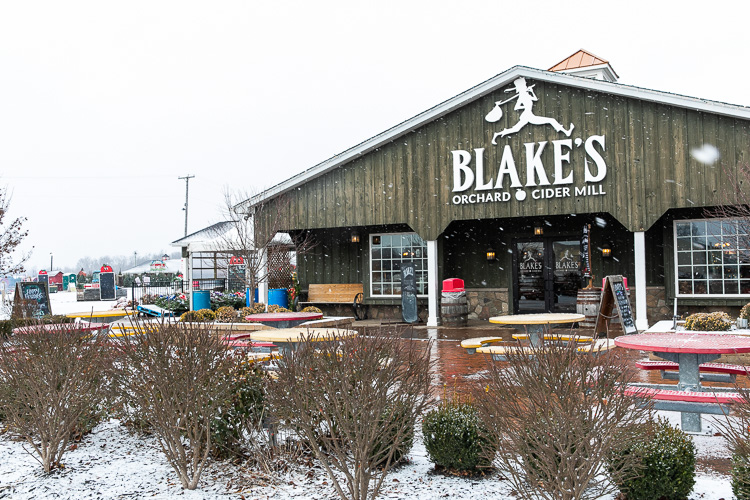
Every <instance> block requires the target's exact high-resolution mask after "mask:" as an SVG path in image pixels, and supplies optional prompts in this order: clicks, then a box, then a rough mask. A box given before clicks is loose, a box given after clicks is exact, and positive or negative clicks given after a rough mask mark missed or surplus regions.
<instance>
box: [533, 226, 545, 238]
mask: <svg viewBox="0 0 750 500" xmlns="http://www.w3.org/2000/svg"><path fill="white" fill-rule="evenodd" d="M543 234H544V228H543V227H541V226H537V227H535V228H534V236H541V235H543Z"/></svg>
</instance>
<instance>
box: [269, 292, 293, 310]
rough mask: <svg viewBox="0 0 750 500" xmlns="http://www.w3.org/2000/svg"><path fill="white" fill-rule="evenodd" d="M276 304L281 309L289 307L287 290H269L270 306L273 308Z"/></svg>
mask: <svg viewBox="0 0 750 500" xmlns="http://www.w3.org/2000/svg"><path fill="white" fill-rule="evenodd" d="M274 304H276V305H277V306H280V307H289V298H288V297H287V294H286V288H272V289H270V290H268V305H269V306H272V305H274Z"/></svg>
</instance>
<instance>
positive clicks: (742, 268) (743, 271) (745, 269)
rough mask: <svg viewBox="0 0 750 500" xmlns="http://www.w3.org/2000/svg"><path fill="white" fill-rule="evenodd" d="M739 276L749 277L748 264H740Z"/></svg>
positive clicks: (749, 269)
mask: <svg viewBox="0 0 750 500" xmlns="http://www.w3.org/2000/svg"><path fill="white" fill-rule="evenodd" d="M740 278H743V279H750V266H740Z"/></svg>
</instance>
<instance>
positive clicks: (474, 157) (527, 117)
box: [451, 77, 607, 205]
mask: <svg viewBox="0 0 750 500" xmlns="http://www.w3.org/2000/svg"><path fill="white" fill-rule="evenodd" d="M506 92H512V93H513V95H512V96H511V97H509V98H508V99H506V100H504V101H498V102H496V103H495V107H494V108H493V109H492V110H491V111H490V112H489V113H488V114H487V116H486V117H485V120H486V121H487V122H490V123H496V122H498V121H500V119H501V118H502V117H503V109H502V106H503V105H504V104H506V103H509V102H511V101H515V104H514V107H513V111H517V112H518V113H519V116H518V121H517V122H516V123H515V125H513V126H512V127H509V128H505V129H503V130H502V131H500V132H496V133H495V134H494V136H493V137H492V144H494V145H498V138H501V139H502V138H504V137H506V136H508V135H511V134H515V133H517V132H519V131H521V129H524V128H525V127H531V126H537V127H547V128H549V127H552V129H553V130H554V131H555V132H557V133H558V134H564V135H565V137H566V138H564V139H558V140H552V141H550V142H551V143H552V147H551V148H549V147H547V145H548V141H542V142H538V143H536V142H528V143H524V145H523V146H524V149H525V155H520V153H518V152H514V151H513V150H512V149H511V146H510V144H505V145H503V149H502V153H501V152H500V151H497V152H496V157H499V158H500V160H499V163H498V164H497V165H496V166H493V165H488V164H487V163H486V161H485V160H486V158H485V148H475V149H474V150H473V151H466V150H463V149H456V150H454V151H451V155H452V156H453V193H462V192H464V191H469V190H473V191H478V192H477V193H472V194H455V195H454V196H453V197H452V202H453V204H454V205H466V204H475V203H489V202H491V203H496V202H508V201H510V200H511V198H515V199H516V200H517V201H525V200H526V199H527V198H529V197H530V198H531V199H532V200H544V199H550V198H566V197H570V196H575V197H581V196H603V195H606V194H607V193H605V192H604V188H603V186H601V185H593V184H597V183H600V182H602V181H603V180H604V179H605V178H606V177H607V163H606V161H605V160H604V156H603V155H602V154H603V152H604V151H605V149H606V141H605V138H604V135H592V136H590V137H588V138H586V139H585V140H584V139H583V138H581V137H575V138H573V137H571V135H572V133H573V130H574V129H575V125H574V124H573V123H571V124H570V126H569V127H567V128H566V127H564V126H563V125H561V123H560V122H559V121H558V120H556V119H555V118H550V117H545V116H539V115H536V114H534V111H533V107H534V103H536V102H537V101H538V98H537V96H536V94H535V93H534V85H533V84H532V85H527V83H526V79H525V78H523V77H519V78H517V79H516V80H514V81H513V87H512V88H509V89H506ZM511 123H512V122H511ZM581 146H583V148H581ZM517 155H518V156H517ZM519 158H523V159H524V160H525V162H524V163H522V164H520V165H519V163H518V162H517V161H516V160H517V159H519ZM519 166H520V167H522V168H523V170H519ZM581 173H582V174H583V179H582V180H583V183H582V182H581V178H580V177H581ZM521 178H524V179H525V181H526V183H525V184H523V183H522V182H521ZM571 184H573V185H574V186H572V188H571V187H564V188H560V187H554V188H552V187H547V186H568V185H571ZM576 184H577V185H576ZM582 184H583V185H582ZM514 190H515V193H513V194H511V193H512V192H513V191H514ZM479 191H480V192H481V193H479Z"/></svg>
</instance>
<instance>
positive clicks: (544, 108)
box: [286, 80, 749, 240]
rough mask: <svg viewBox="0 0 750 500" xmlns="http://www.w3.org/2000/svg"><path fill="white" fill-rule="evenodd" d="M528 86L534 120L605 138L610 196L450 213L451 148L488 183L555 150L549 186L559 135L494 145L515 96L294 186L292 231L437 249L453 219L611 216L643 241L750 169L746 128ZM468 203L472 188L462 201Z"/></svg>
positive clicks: (574, 155) (579, 154) (578, 180)
mask: <svg viewBox="0 0 750 500" xmlns="http://www.w3.org/2000/svg"><path fill="white" fill-rule="evenodd" d="M531 83H533V84H535V88H534V90H535V92H536V95H537V96H538V97H539V101H538V102H537V103H536V104H535V108H534V112H535V113H536V114H537V115H539V116H549V117H553V118H556V119H557V120H558V121H560V123H561V124H562V125H563V126H564V127H566V128H567V127H568V126H569V125H570V123H571V122H573V123H575V130H574V131H573V134H572V135H571V138H572V139H574V140H575V139H576V138H580V139H582V140H583V141H585V140H586V138H588V137H589V136H591V135H604V136H605V138H606V147H605V150H604V152H603V154H602V156H603V157H604V159H605V161H606V163H607V166H608V174H607V177H606V178H605V179H604V180H603V181H602V182H601V189H603V191H604V192H606V195H604V196H585V197H576V196H574V195H571V196H570V197H565V198H551V199H541V200H531V199H527V200H525V201H523V202H520V201H517V200H515V198H512V199H511V200H510V201H508V202H488V203H479V204H473V205H454V204H452V201H451V200H452V197H453V195H454V194H455V193H452V192H451V190H452V185H453V167H452V156H451V151H452V150H459V149H461V150H466V151H471V152H472V153H473V151H474V149H475V148H485V153H484V162H485V170H486V171H487V174H486V177H487V178H489V177H490V176H492V177H493V178H494V177H495V175H496V172H497V168H498V167H499V165H500V159H501V157H502V153H503V147H504V145H505V144H509V145H510V146H511V148H512V151H513V152H514V158H515V162H516V167H517V169H518V172H519V177H520V178H521V182H522V183H524V184H525V181H526V173H525V172H526V167H525V164H526V153H525V149H524V143H535V144H536V145H537V147H538V143H540V142H542V141H547V145H546V147H545V151H544V154H543V156H542V157H543V162H544V165H545V167H546V171H547V174H548V176H550V180H552V172H553V167H552V164H553V159H552V143H551V141H553V140H557V139H563V138H565V137H564V135H563V134H562V133H556V132H555V131H554V130H553V129H552V127H551V126H549V125H540V126H531V125H528V126H526V127H524V128H523V129H522V130H521V131H520V132H519V133H517V134H513V135H511V136H510V137H508V138H504V139H499V140H498V145H497V146H493V145H492V144H491V142H490V141H491V139H492V136H493V134H494V132H496V131H500V130H502V129H504V128H508V127H511V126H513V125H514V124H515V122H516V121H517V119H518V112H516V111H513V109H512V103H511V104H509V105H506V106H505V107H504V111H505V113H504V116H503V118H502V119H501V120H500V122H498V123H496V124H491V123H488V122H486V121H485V120H484V117H485V115H486V114H487V113H488V112H489V111H490V110H491V109H492V107H493V105H494V102H495V101H498V100H501V99H506V98H507V97H508V94H506V93H505V92H504V91H503V90H504V89H498V90H496V91H495V92H493V93H491V94H489V95H487V96H484V97H481V98H478V99H477V100H475V101H474V102H472V103H470V104H467V105H465V106H464V107H462V108H460V109H457V110H455V111H453V112H451V113H449V114H447V115H445V116H443V117H441V118H438V119H436V120H434V121H433V122H431V123H428V124H425V125H424V126H422V127H420V128H418V129H415V130H413V131H410V132H408V133H406V134H405V135H402V136H401V137H398V138H394V139H393V140H392V141H391V142H390V143H388V144H386V145H383V146H382V147H379V148H377V149H375V150H373V151H371V152H369V153H367V154H364V155H362V156H361V157H360V158H357V159H356V160H354V161H352V162H349V163H347V164H345V165H342V166H340V167H338V168H336V169H333V170H331V171H329V172H327V173H326V174H323V175H322V176H320V177H317V178H315V179H312V180H310V181H308V182H307V183H305V184H303V185H302V186H300V187H299V188H295V189H294V191H292V192H290V193H289V197H290V199H291V204H292V205H291V209H290V213H289V221H288V227H287V228H286V229H289V230H294V229H313V228H331V227H344V226H348V227H364V226H373V225H390V224H407V225H408V226H409V227H410V228H412V229H413V230H414V231H416V232H417V233H418V234H420V236H422V237H423V238H424V239H426V240H434V239H437V237H438V236H439V235H440V234H441V233H442V232H443V231H444V230H445V229H446V227H448V225H449V224H450V223H451V222H452V221H460V220H478V219H505V218H513V217H538V216H550V215H562V214H583V213H609V214H611V215H612V216H613V217H614V218H616V219H617V220H618V221H619V222H620V223H621V224H622V225H623V226H624V227H625V228H626V229H627V230H629V231H641V230H646V229H648V228H649V227H651V226H652V225H653V224H654V222H656V221H657V220H658V219H659V218H660V217H661V216H662V215H663V214H664V213H665V212H666V211H667V210H668V209H670V208H682V207H686V208H687V207H699V206H711V205H717V204H719V203H720V202H722V201H724V200H723V198H722V196H723V195H724V194H725V191H724V188H725V187H726V186H727V175H731V176H736V166H737V164H738V163H739V162H742V161H747V160H748V152H747V147H748V144H749V141H748V127H747V122H746V121H744V120H739V119H733V118H729V117H723V116H716V115H712V114H708V113H704V112H699V111H694V110H689V109H684V108H676V107H674V106H670V105H665V104H654V103H649V102H645V101H639V100H636V99H630V98H624V97H619V96H614V95H608V94H603V93H599V92H593V91H588V90H582V89H575V88H569V87H565V86H561V85H557V84H552V83H548V82H542V81H533V80H530V81H529V84H531ZM505 88H508V87H505ZM703 144H712V145H716V146H717V147H718V148H719V149H720V151H721V158H720V160H719V161H718V162H717V163H716V164H714V165H710V166H707V165H703V164H701V163H698V162H697V161H695V160H694V159H693V158H692V157H691V156H690V150H691V149H692V148H697V147H700V146H702V145H703ZM570 156H571V162H570V164H568V165H566V169H570V168H572V170H573V172H574V179H575V184H572V185H569V187H571V190H572V188H573V187H574V186H582V185H584V183H583V169H584V157H585V155H584V147H583V146H580V147H576V146H574V147H573V149H572V150H571V151H570ZM589 161H590V160H589ZM473 165H474V161H472V166H473ZM495 180H496V179H495ZM507 182H508V181H507V180H506V187H507ZM551 187H554V186H551ZM513 191H514V190H510V192H511V193H512V192H513ZM527 191H528V190H527ZM471 193H474V191H473V188H472V189H470V190H468V191H466V192H464V193H462V194H471ZM729 201H731V200H729Z"/></svg>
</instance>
